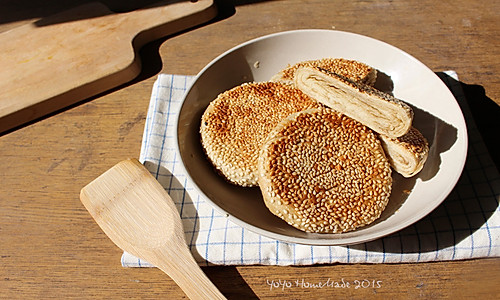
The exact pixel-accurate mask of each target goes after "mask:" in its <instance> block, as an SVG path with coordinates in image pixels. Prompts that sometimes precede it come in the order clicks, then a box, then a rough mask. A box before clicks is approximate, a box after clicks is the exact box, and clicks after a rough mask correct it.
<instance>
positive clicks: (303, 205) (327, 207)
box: [258, 108, 392, 233]
mask: <svg viewBox="0 0 500 300" xmlns="http://www.w3.org/2000/svg"><path fill="white" fill-rule="evenodd" d="M258 170H259V187H260V189H261V191H262V195H263V198H264V201H265V204H266V206H267V207H268V208H269V210H270V211H271V212H272V213H273V214H275V215H276V216H278V217H280V218H282V219H283V220H285V221H286V222H287V223H289V224H290V225H292V226H294V227H296V228H298V229H300V230H303V231H306V232H315V233H340V232H346V231H351V230H354V229H356V228H360V227H362V226H366V225H368V224H370V223H372V222H373V221H375V220H376V219H377V218H379V217H380V215H381V213H382V211H383V210H384V209H385V207H386V205H387V202H388V200H389V196H390V193H391V186H392V177H391V168H390V165H389V162H388V160H387V158H386V156H385V153H384V150H383V148H382V146H381V144H380V141H379V139H378V138H377V136H376V135H375V133H374V132H373V131H372V130H370V129H369V128H367V127H366V126H364V125H363V124H361V123H359V122H357V121H355V120H353V119H351V118H349V117H347V116H345V115H342V114H340V113H338V112H335V111H333V110H331V109H328V108H318V109H308V110H305V111H301V112H298V113H295V114H292V115H290V116H288V117H287V118H286V119H284V120H283V121H281V122H280V123H279V124H278V125H277V126H276V127H275V129H273V130H272V131H271V132H270V134H269V137H268V139H267V140H266V142H265V143H264V145H263V146H262V149H261V153H260V156H259V160H258Z"/></svg>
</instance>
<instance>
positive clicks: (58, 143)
mask: <svg viewBox="0 0 500 300" xmlns="http://www.w3.org/2000/svg"><path fill="white" fill-rule="evenodd" d="M82 2H85V1H74V2H71V1H27V0H25V1H2V3H0V31H5V30H7V29H9V28H13V27H15V26H19V25H20V24H23V23H26V22H30V21H32V20H34V19H36V18H40V17H43V16H45V15H48V14H51V13H54V12H56V11H58V10H61V9H65V8H68V7H70V6H74V5H76V4H77V3H82ZM125 2H127V1H125ZM128 2H130V1H128ZM128 2H127V3H128ZM234 4H236V5H235V8H234V10H233V11H231V9H230V7H229V9H224V10H223V11H225V13H223V14H221V17H220V18H219V19H218V20H215V21H213V22H211V23H209V24H206V25H203V26H200V27H198V28H196V29H193V30H189V31H186V32H183V33H181V34H177V35H175V36H170V37H167V38H165V39H163V40H160V41H155V42H153V43H151V44H148V45H147V46H146V47H145V48H144V49H143V50H142V51H141V56H142V59H143V61H144V65H143V73H142V74H141V75H140V77H139V78H138V79H137V80H134V81H133V82H131V83H129V84H125V85H123V86H121V87H119V88H115V89H113V90H111V91H109V92H106V93H103V94H101V95H99V96H96V97H93V98H91V99H87V100H86V101H83V102H82V103H80V104H78V105H75V106H73V107H71V108H69V109H66V110H64V111H61V112H58V113H55V114H53V115H51V116H49V117H46V118H43V119H41V120H38V121H36V122H33V123H31V124H29V125H27V126H23V127H21V128H18V129H16V130H13V131H11V132H8V133H6V134H3V135H2V136H0V158H1V159H2V163H1V164H0V176H1V184H0V291H1V292H0V298H4V297H5V298H9V299H10V298H22V299H32V298H51V297H55V298H60V299H65V298H106V299H120V298H141V299H149V298H163V299H165V298H166V299H182V298H184V297H185V296H184V294H183V293H182V291H181V290H180V289H179V288H178V287H177V286H176V285H175V283H174V282H173V281H172V280H170V278H168V277H167V276H166V275H164V274H163V273H162V272H160V271H159V270H158V269H155V268H146V269H127V268H122V267H121V265H120V256H121V254H122V251H121V250H120V249H118V248H117V247H116V246H115V245H114V244H113V243H112V242H111V241H110V240H109V239H108V238H107V237H106V236H105V235H104V233H103V232H102V231H101V230H100V228H99V227H98V226H97V225H96V223H94V221H93V219H92V218H91V217H90V215H89V214H88V213H87V211H86V210H85V208H84V207H83V206H82V204H81V203H80V200H79V191H80V189H81V188H82V187H83V186H84V185H86V184H87V183H88V182H90V181H91V180H92V179H94V178H95V177H96V176H98V175H99V174H101V173H102V172H103V171H105V170H106V169H108V168H110V167H111V166H113V165H114V164H115V163H117V162H118V161H120V160H122V159H125V158H127V157H138V155H139V150H140V146H141V138H142V132H143V126H144V122H145V117H146V112H147V107H148V102H149V97H150V93H151V88H152V86H153V82H154V80H155V78H156V75H157V74H158V73H160V72H163V73H174V74H188V75H194V74H196V73H197V72H198V71H200V70H201V69H202V67H203V66H204V65H205V64H207V63H208V62H209V61H210V60H212V59H213V58H214V57H216V56H217V55H219V54H220V53H222V52H223V51H225V50H227V49H229V48H231V47H233V46H235V45H237V44H239V43H241V42H244V41H247V40H249V39H252V38H255V37H258V36H261V35H265V34H269V33H274V32H279V31H284V30H290V29H303V28H321V29H332V28H334V29H337V30H344V31H350V32H355V33H359V34H363V35H367V36H371V37H373V38H376V39H379V40H382V41H385V42H387V43H390V44H392V45H394V46H396V47H398V48H400V49H402V50H404V51H406V52H408V53H410V54H411V55H413V56H415V57H416V58H417V59H419V60H421V61H422V62H423V63H424V64H426V65H427V66H428V67H429V68H431V69H432V70H434V71H443V70H450V69H453V70H456V71H457V73H458V75H459V77H460V80H461V82H462V83H463V85H464V88H466V92H467V93H468V95H469V94H470V95H473V96H472V97H470V98H469V99H468V101H469V102H470V103H471V105H472V106H473V107H472V109H473V113H474V114H475V116H476V118H477V119H476V120H477V121H478V123H479V126H480V129H481V130H482V131H481V133H482V134H483V135H484V136H485V137H488V136H492V137H495V136H496V135H497V134H498V131H495V130H494V129H495V128H498V124H495V122H493V123H491V122H489V123H488V122H487V121H488V119H487V118H486V117H484V116H490V117H491V114H492V113H495V112H498V108H499V106H498V104H500V79H499V78H500V76H498V74H500V55H499V50H498V49H500V42H499V39H498V34H499V33H500V2H498V1H470V0H454V1H448V0H443V1H431V0H423V1H410V0H405V1H360V0H338V1H337V0H333V1H332V0H315V1H295V0H290V1H258V0H253V1H252V0H250V1H234ZM225 6H226V5H224V7H225ZM367 51H369V49H367ZM0 55H1V54H0ZM0 92H1V91H0ZM478 116H479V117H478ZM490 120H491V119H490ZM496 123H498V122H496ZM483 125H484V126H485V127H483ZM486 126H488V127H486ZM492 128H494V129H492ZM488 146H490V147H492V148H493V147H495V146H498V141H495V140H492V141H491V143H489V144H488ZM495 150H496V151H495V152H496V153H495V152H492V153H493V154H494V156H493V158H494V159H495V161H496V162H497V166H498V161H499V160H498V150H497V149H495ZM203 270H204V271H205V272H206V273H207V274H208V276H209V277H210V279H212V280H213V282H214V283H215V284H216V285H217V287H219V289H220V290H221V291H222V293H224V294H225V295H226V296H227V297H228V298H229V299H257V298H259V299H271V298H276V299H316V298H317V299H327V298H353V299H367V298H371V297H374V298H383V299H395V298H403V299H415V298H424V299H441V298H453V299H455V298H456V299H461V298H470V297H477V298H478V299H494V298H496V299H498V297H499V296H500V285H499V284H498V282H499V281H498V278H499V277H500V258H489V259H477V260H466V261H456V262H434V263H418V264H390V265H389V264H375V265H368V264H352V265H346V264H334V265H318V266H304V267H270V266H236V267H234V266H229V267H224V266H220V267H204V268H203ZM325 278H331V279H332V280H341V279H344V280H346V281H354V280H364V279H366V280H369V281H373V280H375V281H378V282H379V283H380V285H379V286H377V288H366V289H354V288H349V289H347V288H344V289H342V288H338V289H299V288H296V289H293V288H292V289H284V290H282V289H271V288H270V286H269V285H268V282H269V281H271V280H282V281H283V280H289V281H290V280H305V281H308V282H317V281H320V280H323V279H325Z"/></svg>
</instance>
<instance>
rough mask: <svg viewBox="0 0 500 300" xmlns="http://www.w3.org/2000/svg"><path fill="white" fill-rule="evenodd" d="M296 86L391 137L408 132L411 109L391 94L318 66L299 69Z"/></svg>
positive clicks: (411, 116)
mask: <svg viewBox="0 0 500 300" xmlns="http://www.w3.org/2000/svg"><path fill="white" fill-rule="evenodd" d="M294 85H295V86H296V87H297V88H299V89H300V90H302V91H303V92H304V93H305V94H307V95H309V96H311V97H312V98H314V99H316V100H317V101H319V102H320V103H322V104H324V105H326V106H328V107H330V108H332V109H334V110H336V111H338V112H341V113H343V114H345V115H347V116H349V117H351V118H353V119H355V120H357V121H359V122H361V123H363V124H364V125H366V126H368V127H370V128H371V129H373V130H374V131H376V132H378V133H380V134H383V135H386V136H388V137H391V138H396V137H400V136H402V135H404V134H406V133H407V132H408V130H409V129H410V127H411V125H412V121H413V111H412V109H411V107H410V106H409V105H408V104H406V103H404V102H403V101H401V100H399V99H397V98H395V97H393V96H392V95H390V94H387V93H384V92H382V91H379V90H377V89H375V88H373V87H371V86H368V85H366V84H361V83H357V82H354V81H352V80H350V79H348V78H347V77H345V76H342V75H339V74H336V73H332V72H329V71H327V70H324V69H321V68H318V67H300V68H297V70H296V71H295V77H294Z"/></svg>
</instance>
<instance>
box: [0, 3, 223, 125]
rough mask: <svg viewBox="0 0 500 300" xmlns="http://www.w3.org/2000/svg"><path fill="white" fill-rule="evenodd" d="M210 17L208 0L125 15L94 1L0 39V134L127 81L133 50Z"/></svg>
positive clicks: (136, 64) (134, 70)
mask: <svg viewBox="0 0 500 300" xmlns="http://www.w3.org/2000/svg"><path fill="white" fill-rule="evenodd" d="M216 14H217V9H216V7H215V4H214V1H213V0H198V1H178V0H177V1H163V3H161V2H160V3H156V4H155V6H151V7H150V8H143V9H137V10H135V11H131V12H126V13H113V12H112V11H111V10H109V8H107V7H106V6H105V5H103V4H101V3H97V2H96V3H89V4H86V5H83V6H80V7H77V8H75V9H72V10H68V11H65V12H63V13H60V14H57V15H54V16H51V17H48V18H44V19H42V20H39V21H37V22H34V23H31V24H26V25H23V26H20V27H16V28H13V29H11V30H9V31H6V32H3V33H0V132H5V131H7V130H9V129H12V128H14V127H16V126H19V125H21V124H24V123H26V122H29V121H32V120H35V119H37V118H40V117H42V116H44V115H46V114H48V113H51V112H54V111H56V110H58V109H61V108H64V107H67V106H68V105H71V104H74V103H76V102H78V101H80V100H83V99H86V98H88V97H90V96H93V95H96V94H98V93H100V92H103V91H106V90H109V89H111V88H113V87H116V86H118V85H120V84H123V83H125V82H128V81H130V80H132V79H133V78H135V77H136V76H137V75H138V74H139V73H140V71H141V64H140V61H139V59H138V57H137V55H136V54H137V51H138V50H139V48H140V47H141V46H143V45H144V44H145V43H147V42H149V41H152V40H155V39H158V38H161V37H163V36H166V35H169V34H173V33H176V32H179V31H181V30H184V29H187V28H190V27H193V26H196V25H199V24H202V23H205V22H207V21H209V20H211V19H212V18H214V17H215V16H216Z"/></svg>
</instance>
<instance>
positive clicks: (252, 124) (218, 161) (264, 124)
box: [200, 82, 320, 186]
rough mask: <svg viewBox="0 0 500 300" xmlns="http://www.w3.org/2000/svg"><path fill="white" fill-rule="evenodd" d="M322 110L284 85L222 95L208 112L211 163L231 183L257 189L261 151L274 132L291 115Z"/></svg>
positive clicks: (204, 130) (204, 127)
mask: <svg viewBox="0 0 500 300" xmlns="http://www.w3.org/2000/svg"><path fill="white" fill-rule="evenodd" d="M319 106H320V104H318V103H317V102H316V101H314V100H313V99H311V98H310V97H309V96H307V95H305V94H304V93H302V92H301V91H300V90H298V89H296V88H294V87H292V86H289V85H286V84H283V83H278V82H261V83H244V84H242V85H240V86H237V87H234V88H232V89H230V90H228V91H225V92H223V93H221V94H220V95H219V96H218V97H217V98H216V99H215V100H213V101H212V102H211V103H210V104H209V106H208V107H207V108H206V110H205V112H204V114H203V116H202V119H201V126H200V134H201V142H202V145H203V148H204V150H205V152H206V154H207V156H208V158H209V160H210V161H211V162H212V164H213V165H214V166H215V167H216V169H217V170H218V171H219V172H220V173H221V174H222V175H223V176H224V177H225V178H226V179H227V180H228V181H229V182H231V183H233V184H236V185H240V186H255V185H257V177H258V174H257V158H258V155H259V149H260V147H261V146H262V144H263V143H264V140H265V138H266V137H267V135H268V133H269V132H270V131H271V129H272V128H274V127H275V126H276V124H277V123H278V122H279V121H281V120H282V119H284V118H285V117H287V116H288V115H290V114H292V113H295V112H298V111H301V110H304V109H308V108H312V107H319Z"/></svg>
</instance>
